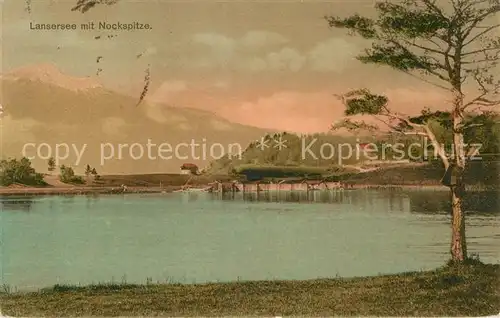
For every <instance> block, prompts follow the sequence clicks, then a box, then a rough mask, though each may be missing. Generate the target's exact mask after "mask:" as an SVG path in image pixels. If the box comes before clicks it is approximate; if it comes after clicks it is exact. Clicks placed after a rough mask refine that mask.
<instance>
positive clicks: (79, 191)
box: [0, 184, 498, 196]
mask: <svg viewBox="0 0 500 318" xmlns="http://www.w3.org/2000/svg"><path fill="white" fill-rule="evenodd" d="M208 186H209V185H205V186H203V185H197V186H195V187H191V189H202V188H205V187H208ZM182 189H183V186H163V187H159V186H150V187H134V186H128V187H127V190H126V191H125V192H124V191H122V188H120V187H109V186H108V187H89V186H68V187H29V186H27V187H12V188H9V187H0V196H14V195H35V196H37V195H40V196H42V195H90V194H133V193H172V192H176V191H180V190H182ZM350 190H432V191H449V188H448V187H446V186H442V185H430V184H429V185H397V184H391V185H384V184H379V185H377V184H352V185H349V186H348V187H345V188H343V190H340V191H350ZM492 190H498V189H496V188H487V187H483V186H481V187H477V186H469V187H468V188H467V191H492ZM285 191H286V190H285ZM297 191H304V190H297ZM315 191H328V190H315ZM333 191H339V189H333ZM262 192H266V191H262ZM271 192H272V191H271ZM256 193H257V192H256Z"/></svg>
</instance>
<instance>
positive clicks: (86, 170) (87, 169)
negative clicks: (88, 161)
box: [85, 165, 92, 177]
mask: <svg viewBox="0 0 500 318" xmlns="http://www.w3.org/2000/svg"><path fill="white" fill-rule="evenodd" d="M91 174H92V168H91V167H90V165H87V166H86V167H85V175H86V176H87V177H89V176H90V175H91Z"/></svg>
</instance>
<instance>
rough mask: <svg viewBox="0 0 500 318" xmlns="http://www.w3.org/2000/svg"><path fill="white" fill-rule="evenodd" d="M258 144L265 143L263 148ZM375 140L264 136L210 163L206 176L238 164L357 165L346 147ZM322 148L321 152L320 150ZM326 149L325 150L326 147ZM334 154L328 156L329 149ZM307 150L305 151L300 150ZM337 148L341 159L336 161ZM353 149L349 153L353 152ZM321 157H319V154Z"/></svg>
mask: <svg viewBox="0 0 500 318" xmlns="http://www.w3.org/2000/svg"><path fill="white" fill-rule="evenodd" d="M280 139H281V140H282V141H283V143H284V146H283V147H282V148H281V149H280V148H278V147H277V143H276V142H277V141H279V140H280ZM262 141H264V142H265V145H264V146H263V144H262ZM375 141H376V137H375V136H372V135H369V136H359V137H355V136H351V137H345V136H338V135H332V134H311V135H302V136H300V135H297V134H292V133H281V134H279V133H276V134H267V135H265V136H264V137H263V138H262V140H256V141H254V142H251V143H250V144H249V145H248V147H247V148H246V149H245V150H244V151H243V152H242V153H241V156H239V155H238V156H234V157H232V158H228V157H227V156H224V157H223V158H221V159H218V160H215V161H213V162H211V163H210V166H209V167H208V168H207V173H210V174H218V173H224V174H225V173H228V172H230V171H231V169H233V168H235V167H238V166H242V165H253V166H277V167H318V168H323V169H325V168H329V167H335V166H338V165H341V164H344V165H352V164H356V163H359V162H360V161H362V160H363V158H361V157H359V158H357V157H356V155H355V154H353V155H352V156H348V150H347V149H348V148H351V149H356V144H357V143H359V142H375ZM309 146H310V147H309ZM322 146H323V151H322ZM327 146H328V147H327ZM330 146H333V149H334V153H333V155H331V149H330V148H331V147H330ZM304 149H309V150H310V153H312V154H313V155H311V154H310V153H309V152H308V151H303V150H304ZM339 149H341V150H342V151H343V152H342V155H343V158H340V159H339V156H340V151H338V150H339ZM354 152H355V150H353V153H354ZM322 154H323V155H324V156H323V155H322Z"/></svg>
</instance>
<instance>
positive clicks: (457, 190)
mask: <svg viewBox="0 0 500 318" xmlns="http://www.w3.org/2000/svg"><path fill="white" fill-rule="evenodd" d="M462 104H463V94H462V93H461V92H460V91H459V90H456V91H455V92H454V96H453V113H452V114H453V152H454V153H453V158H452V159H453V165H454V166H455V167H456V169H455V172H456V175H455V182H454V184H453V185H451V187H450V188H451V208H452V209H451V210H452V218H451V250H450V252H451V259H452V261H454V262H462V261H464V260H465V259H467V245H466V240H465V215H464V212H463V211H462V207H463V197H464V195H465V185H464V182H463V175H464V171H465V151H464V135H463V126H464V114H463V110H462Z"/></svg>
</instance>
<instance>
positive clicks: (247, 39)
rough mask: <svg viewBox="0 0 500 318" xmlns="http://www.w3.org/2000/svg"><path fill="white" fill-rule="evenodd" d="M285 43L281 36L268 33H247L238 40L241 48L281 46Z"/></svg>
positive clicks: (285, 39)
mask: <svg viewBox="0 0 500 318" xmlns="http://www.w3.org/2000/svg"><path fill="white" fill-rule="evenodd" d="M287 42H288V39H287V38H285V37H284V36H282V35H281V34H279V33H275V32H268V31H249V32H247V34H245V35H244V36H243V37H242V38H241V39H240V43H241V44H242V45H243V46H245V47H251V48H261V47H264V46H271V45H281V44H285V43H287Z"/></svg>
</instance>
